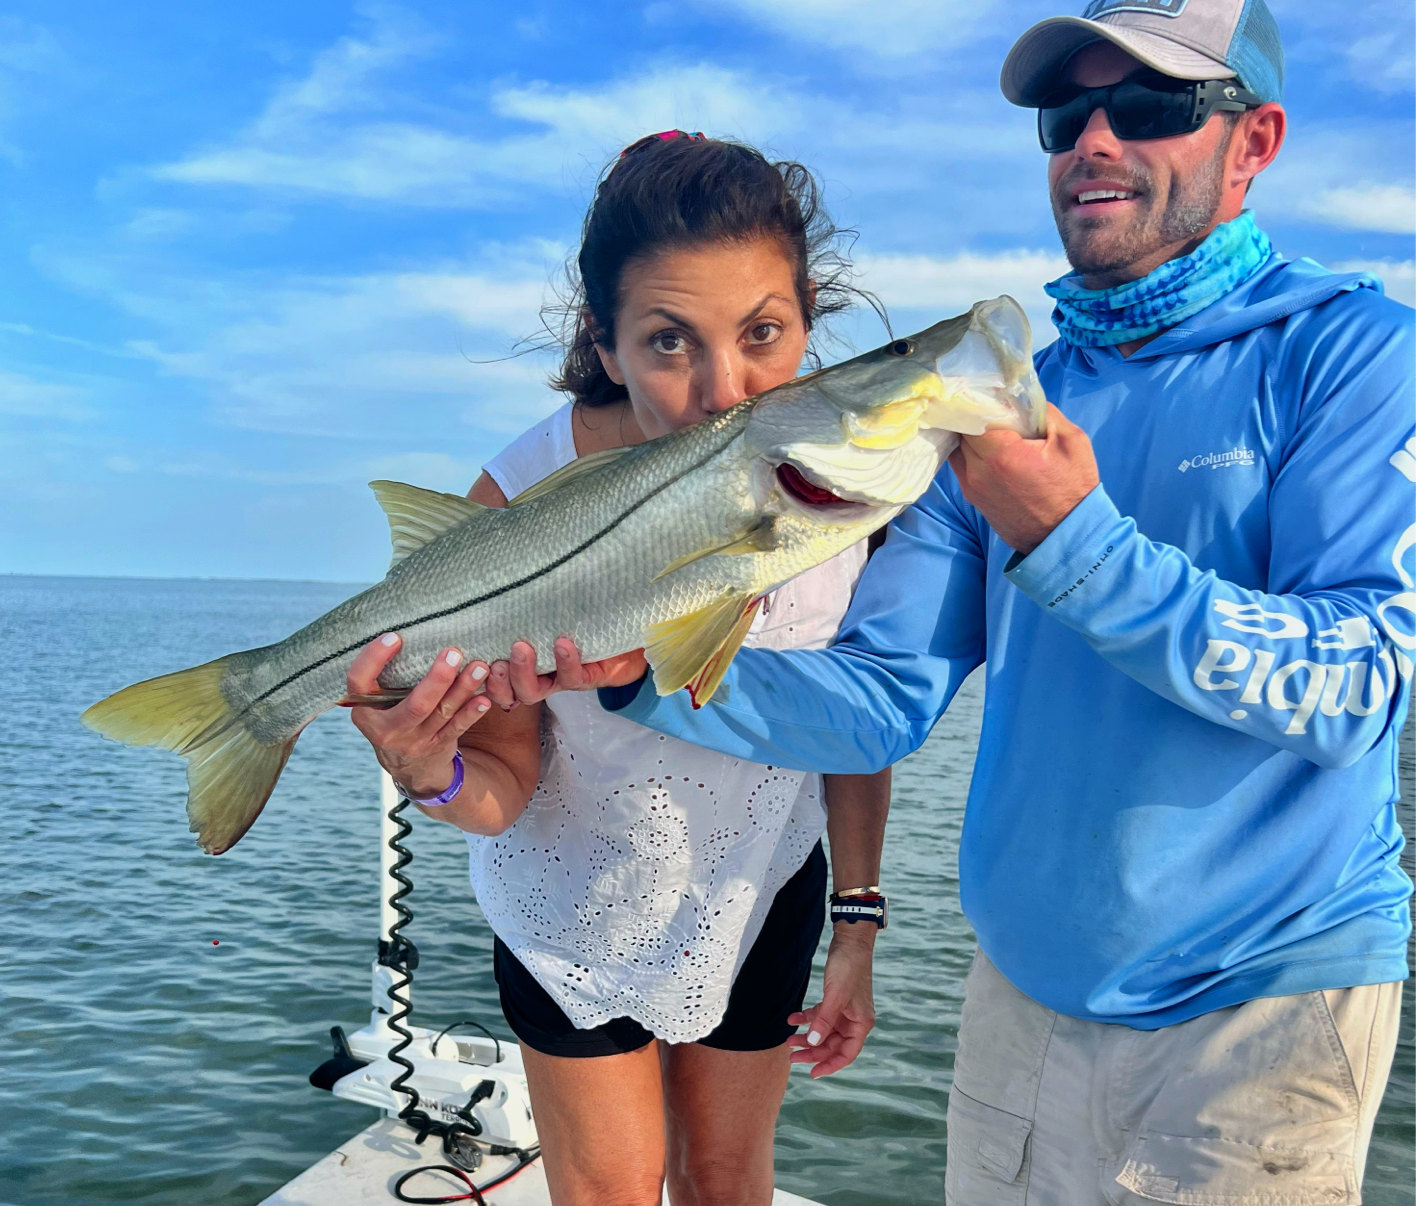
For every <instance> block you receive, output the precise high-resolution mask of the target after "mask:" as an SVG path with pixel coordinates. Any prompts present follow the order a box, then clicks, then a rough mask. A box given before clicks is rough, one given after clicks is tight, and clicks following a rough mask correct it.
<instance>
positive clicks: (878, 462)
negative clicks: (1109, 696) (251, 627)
mask: <svg viewBox="0 0 1416 1206" xmlns="http://www.w3.org/2000/svg"><path fill="white" fill-rule="evenodd" d="M1045 406H1046V403H1045V400H1044V398H1043V395H1042V390H1041V387H1040V386H1039V384H1038V381H1037V378H1036V376H1034V374H1033V369H1032V359H1031V335H1030V332H1029V330H1028V324H1027V319H1026V318H1025V317H1024V316H1023V313H1022V311H1021V310H1020V309H1019V308H1018V305H1017V303H1016V302H1014V301H1013V300H1012V299H1011V298H1008V297H1001V298H998V299H996V300H994V301H989V302H980V303H979V304H977V305H976V306H974V307H973V309H972V310H971V311H970V312H969V313H968V314H964V315H960V316H959V317H958V318H952V319H949V320H947V321H945V322H941V323H938V324H937V325H935V326H932V327H930V328H929V329H928V330H926V331H922V332H920V333H919V334H918V335H915V336H913V337H911V338H909V339H897V340H895V341H894V342H893V343H890V344H887V345H886V346H885V347H882V348H879V349H877V350H876V351H873V352H868V353H867V354H865V355H864V356H858V357H856V358H855V359H854V360H849V361H846V362H845V363H843V364H839V365H836V366H834V367H833V368H829V369H823V370H821V371H819V372H815V373H811V374H810V375H808V376H805V377H801V378H798V379H797V380H795V381H791V382H789V383H787V384H786V385H781V386H778V387H777V388H776V389H773V390H769V391H768V392H766V393H764V394H759V395H758V396H757V397H755V398H749V399H748V400H747V401H746V402H743V403H742V404H741V405H739V406H736V407H734V408H733V409H732V410H729V411H726V412H725V413H723V414H721V415H718V416H716V417H714V418H712V419H708V420H706V421H705V422H702V423H700V424H698V425H697V426H696V427H691V428H688V429H686V430H684V431H679V432H675V433H673V434H671V435H667V436H663V437H662V438H660V439H657V440H651V441H650V442H649V443H646V444H640V445H638V446H635V447H630V448H622V449H614V450H611V451H609V452H603V453H598V454H595V455H592V456H587V457H583V458H581V459H580V460H577V461H574V462H572V463H571V464H570V465H567V466H566V467H565V468H563V469H561V470H560V471H559V472H558V473H555V474H553V475H552V476H551V477H548V478H546V479H545V480H544V481H542V482H540V483H539V484H537V485H536V486H534V487H533V488H532V489H530V490H528V491H526V492H525V493H524V494H522V495H520V496H519V497H517V498H515V499H512V500H511V504H510V505H509V506H508V507H507V508H506V509H505V510H500V509H492V508H487V507H481V506H478V505H477V504H476V503H473V502H470V501H469V500H467V499H465V498H461V497H458V496H456V495H451V494H439V493H435V492H433V491H429V490H420V489H418V488H417V487H415V486H407V485H402V484H400V483H397V482H374V483H372V485H373V489H374V492H375V494H376V495H377V496H378V500H379V503H380V504H381V505H382V506H383V509H384V510H385V512H387V514H388V518H389V523H390V526H391V528H392V535H393V565H392V566H391V567H390V569H389V571H388V574H387V575H386V576H385V578H384V580H383V581H382V582H380V583H379V584H378V585H376V586H373V587H371V588H370V589H368V590H366V591H364V592H363V593H362V594H359V595H356V596H354V598H352V599H350V600H348V601H347V602H345V603H342V604H340V605H339V606H338V607H336V608H335V609H334V610H333V611H330V612H328V613H326V614H325V615H323V616H321V617H320V618H319V619H318V620H316V621H314V623H312V624H309V625H307V626H306V627H304V628H302V629H300V631H299V632H297V633H295V634H294V635H292V636H289V637H287V638H286V639H285V640H283V641H281V642H279V643H278V644H275V645H268V646H266V647H265V648H263V649H250V650H247V651H246V652H244V653H233V654H231V655H229V656H227V657H223V658H219V659H218V660H217V661H214V662H208V663H207V664H206V665H203V666H196V667H194V668H192V669H190V670H182V671H179V672H178V673H175V674H168V675H164V676H163V677H161V678H154V679H149V680H148V681H146V682H141V683H135V684H134V685H133V686H131V687H127V688H125V689H124V690H122V691H119V692H118V693H117V694H115V695H111V696H109V697H108V698H107V699H105V700H103V701H102V702H100V703H97V704H94V705H93V707H91V708H89V709H88V711H86V712H85V713H84V714H83V720H84V723H85V724H87V725H88V726H89V727H90V728H92V729H96V730H97V731H98V732H100V733H102V734H103V735H104V736H105V737H110V738H113V739H114V740H116V741H122V742H126V743H127V744H129V745H155V746H160V747H162V748H163V749H169V750H175V751H176V752H177V753H179V754H181V755H182V756H183V757H184V758H186V759H187V784H188V797H187V816H188V819H189V820H190V822H191V829H192V831H193V832H194V833H196V834H197V841H198V843H199V844H200V845H201V847H202V849H204V850H206V851H208V852H209V853H211V854H220V853H222V852H223V851H225V850H229V849H230V848H231V846H232V845H234V844H235V843H236V842H237V841H238V840H239V839H240V837H241V835H242V834H244V833H245V832H246V830H247V829H249V828H250V826H251V823H252V822H253V821H254V820H255V819H256V816H257V815H258V814H259V813H260V811H261V808H262V807H264V805H265V802H266V800H267V799H268V798H269V796H270V793H271V790H272V789H273V788H274V786H275V781H276V779H277V778H279V776H280V772H281V770H282V768H283V767H284V765H285V761H286V759H287V758H288V757H289V756H290V751H291V749H292V748H293V747H294V745H295V740H296V738H297V737H298V736H299V735H300V731H301V730H302V729H303V728H304V727H305V726H306V725H307V724H309V723H310V721H311V720H313V719H314V718H315V717H316V716H318V715H319V714H320V713H321V712H324V711H326V710H327V709H329V708H332V707H334V706H336V705H337V704H340V703H351V702H356V701H353V700H348V699H346V698H345V672H346V671H347V670H348V668H349V663H350V662H351V661H352V660H353V659H354V656H355V655H356V654H357V653H358V652H359V650H360V649H362V648H363V647H364V646H365V645H366V644H367V643H368V642H369V641H371V640H373V639H374V638H375V637H377V636H379V635H380V634H381V633H385V632H390V631H396V632H398V633H401V634H402V637H403V647H402V649H401V650H400V652H399V654H398V656H397V657H395V658H394V659H393V661H392V662H390V663H389V665H388V666H387V667H386V668H385V670H384V672H383V675H382V676H381V679H380V685H381V686H382V687H384V688H385V689H386V690H387V692H388V696H387V698H390V699H392V698H398V697H399V696H401V695H403V694H406V693H407V690H408V689H409V688H411V687H412V685H413V684H414V683H416V682H417V681H418V679H419V678H420V677H421V676H422V675H423V673H424V672H425V671H426V670H427V669H428V667H429V666H430V665H431V664H432V660H433V658H434V657H435V656H436V655H437V653H438V651H439V650H440V649H442V648H443V647H445V646H455V647H456V648H458V649H461V650H462V651H463V652H464V653H465V654H466V655H467V656H468V658H479V659H482V660H485V661H491V660H493V659H496V658H504V657H506V656H507V654H508V652H509V650H510V647H511V644H512V642H513V641H515V640H518V639H522V638H524V639H526V640H528V641H531V642H532V643H533V644H534V645H535V646H536V648H537V650H538V651H539V652H540V654H541V656H542V657H543V658H545V659H546V664H545V665H544V666H543V667H542V669H543V671H544V670H548V669H549V668H550V666H551V665H552V664H553V663H552V662H551V660H550V655H551V651H552V645H553V642H554V640H555V639H556V638H557V637H559V636H561V635H562V634H565V635H569V636H571V637H573V638H574V640H575V641H576V643H577V644H578V645H579V647H580V649H581V652H582V654H583V656H584V657H585V658H586V659H587V660H593V659H598V658H603V657H609V656H611V655H612V654H617V653H624V652H626V651H628V650H631V649H638V648H640V647H641V646H643V647H644V649H645V652H646V654H647V656H648V659H649V662H650V664H651V665H652V666H653V667H654V680H655V683H656V685H657V687H658V690H659V691H660V693H662V694H667V693H669V692H671V691H677V690H678V689H679V688H681V687H688V689H689V690H690V691H691V692H692V693H693V698H694V702H695V704H702V703H705V702H707V700H709V699H710V698H711V697H712V695H713V692H714V690H715V689H716V688H717V686H718V684H719V683H720V682H721V680H722V677H723V674H724V672H725V671H726V669H727V666H728V663H729V662H731V661H732V658H733V655H734V654H735V653H736V652H737V649H738V646H739V644H740V643H741V642H742V639H743V637H744V635H745V634H746V632H747V630H748V628H749V626H750V625H751V623H752V619H753V616H754V614H755V612H756V610H757V606H758V604H759V603H760V602H761V600H762V597H763V596H764V595H765V594H767V593H768V592H769V591H771V590H773V589H775V588H776V587H778V586H780V585H781V584H782V583H784V582H786V581H787V580H788V579H789V578H793V577H795V576H796V575H797V574H799V573H801V572H802V571H803V570H806V569H809V568H810V567H811V566H813V565H817V564H819V563H821V562H823V561H825V560H826V559H827V558H829V557H832V556H834V555H835V554H836V553H838V552H840V551H841V550H842V549H845V548H847V547H849V546H850V545H852V544H854V543H855V542H856V541H858V540H861V539H862V538H863V537H865V536H867V535H868V534H869V533H871V532H873V531H874V530H875V529H877V528H879V527H880V526H882V525H883V524H885V523H887V522H888V521H889V520H890V519H892V518H893V517H894V516H895V515H897V514H898V513H899V512H900V511H901V510H903V509H904V508H905V507H906V506H907V505H908V504H910V503H911V502H913V501H914V500H915V499H916V498H918V497H919V496H920V495H921V494H922V493H923V492H924V490H925V489H926V487H927V486H928V485H929V483H930V480H931V479H932V478H933V477H934V475H935V473H936V472H938V470H939V467H940V465H941V463H942V462H943V459H944V458H945V457H946V456H948V454H949V453H950V452H951V451H953V449H954V447H955V446H956V444H957V442H958V436H959V434H961V433H963V434H978V433H980V432H982V431H984V430H985V429H986V428H990V427H1007V428H1011V429H1013V430H1015V431H1018V432H1020V433H1022V434H1024V435H1028V436H1039V435H1041V434H1042V430H1043V421H1044V415H1045ZM357 702H374V701H373V700H372V699H360V700H358V701H357Z"/></svg>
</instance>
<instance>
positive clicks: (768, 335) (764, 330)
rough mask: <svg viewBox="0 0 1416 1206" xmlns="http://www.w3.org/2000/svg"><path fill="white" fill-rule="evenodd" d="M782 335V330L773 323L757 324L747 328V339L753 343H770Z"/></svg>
mask: <svg viewBox="0 0 1416 1206" xmlns="http://www.w3.org/2000/svg"><path fill="white" fill-rule="evenodd" d="M781 334H782V328H781V327H779V326H778V325H777V324H776V323H775V322H759V323H755V324H754V325H753V326H751V327H749V328H748V331H747V336H748V339H749V340H751V342H753V343H771V342H772V341H773V340H775V339H777V338H778V337H779V336H780V335H781Z"/></svg>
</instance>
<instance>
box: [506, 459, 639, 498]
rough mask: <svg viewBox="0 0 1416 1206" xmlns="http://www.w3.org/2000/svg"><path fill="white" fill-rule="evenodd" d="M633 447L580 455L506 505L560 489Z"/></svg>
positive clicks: (528, 487)
mask: <svg viewBox="0 0 1416 1206" xmlns="http://www.w3.org/2000/svg"><path fill="white" fill-rule="evenodd" d="M631 447H633V445H626V446H625V447H623V448H604V449H601V450H600V451H599V452H591V453H589V454H588V455H586V456H578V457H576V458H575V460H573V461H571V462H570V464H568V465H562V466H561V467H560V468H559V469H557V470H556V471H555V472H554V473H551V474H547V475H546V476H545V477H543V478H542V479H541V480H540V481H539V482H537V483H536V484H535V485H534V486H527V487H526V489H524V490H523V491H522V492H521V493H520V494H518V495H517V496H516V497H515V498H513V499H512V500H511V501H510V502H508V503H507V504H506V505H507V506H508V507H519V506H521V504H522V503H528V502H530V501H531V500H532V499H533V498H540V497H541V495H543V494H549V493H550V492H551V491H552V490H559V489H560V488H561V487H562V486H564V485H566V484H567V483H568V482H573V481H574V480H575V479H576V478H577V477H579V476H580V475H581V474H582V473H589V472H590V471H591V470H592V469H598V468H600V466H601V465H608V464H609V463H610V462H611V461H617V460H619V458H620V457H622V456H623V455H624V454H625V453H626V452H628V451H629V450H630V448H631Z"/></svg>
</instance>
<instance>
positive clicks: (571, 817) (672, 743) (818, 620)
mask: <svg viewBox="0 0 1416 1206" xmlns="http://www.w3.org/2000/svg"><path fill="white" fill-rule="evenodd" d="M575 455H576V453H575V441H574V438H573V434H572V429H571V406H570V405H569V404H567V405H566V406H563V407H561V409H560V410H558V411H556V412H555V414H553V415H551V416H550V418H548V419H547V420H545V421H544V422H542V423H539V424H537V425H536V426H535V427H532V428H531V429H530V430H529V431H527V432H525V433H524V434H523V435H521V436H520V437H519V438H518V439H516V440H515V441H514V442H513V443H512V444H511V445H509V446H508V447H507V448H506V449H505V450H504V451H503V452H502V453H500V454H499V455H498V456H497V457H495V458H494V459H493V460H492V461H490V462H489V463H488V464H487V466H486V471H487V473H488V474H489V475H490V476H491V477H492V479H493V480H494V481H495V482H496V483H497V485H498V486H500V487H501V489H502V492H503V493H504V494H505V495H506V496H507V497H508V498H513V497H515V496H516V495H517V494H519V493H521V491H523V490H525V489H527V488H528V487H530V486H532V485H534V484H535V483H536V482H537V481H539V480H541V478H543V477H545V476H547V475H548V474H550V473H552V472H554V471H555V470H556V469H558V468H560V467H561V466H562V465H565V464H568V463H569V462H570V461H572V460H573V459H574V458H575ZM865 557H866V550H865V545H864V542H862V543H861V544H858V545H855V546H854V547H852V548H849V549H847V550H846V551H845V552H843V553H841V554H839V555H838V556H836V557H834V558H832V559H831V560H830V561H828V562H826V563H825V564H823V565H819V566H817V567H816V568H815V569H812V570H809V571H807V572H806V573H804V574H802V575H800V576H799V577H797V578H795V579H793V580H792V581H791V582H788V583H787V584H786V585H785V586H782V587H781V588H779V589H778V590H777V591H775V592H774V593H773V595H772V597H771V598H770V600H769V601H768V604H767V606H766V607H765V608H764V610H763V612H761V613H759V615H758V616H757V619H756V621H755V622H754V624H753V626H752V629H751V630H750V631H749V633H748V636H747V639H746V641H745V644H747V645H757V646H764V647H766V648H769V649H813V648H823V647H824V646H826V645H828V644H829V643H830V642H831V640H832V639H833V638H834V637H835V635H836V629H837V627H838V626H839V624H840V621H841V617H842V616H843V615H844V614H845V611H846V607H847V606H848V605H849V603H850V599H851V594H852V592H853V591H854V589H855V584H856V582H857V580H858V579H859V577H860V573H861V570H862V569H863V568H864V566H865ZM545 715H546V724H545V727H544V729H543V731H542V755H541V781H540V784H539V785H538V786H537V788H536V792H535V794H534V795H533V796H532V798H531V802H530V804H529V805H528V806H527V809H526V811H525V812H524V813H523V814H522V815H521V817H520V819H519V820H518V821H517V822H516V824H514V825H513V826H512V827H511V828H510V829H508V830H507V831H506V832H505V833H503V834H501V835H499V836H497V837H482V836H479V835H476V834H468V835H467V845H468V847H469V849H470V851H471V878H472V887H473V889H474V890H475V891H476V894H477V901H478V903H479V904H480V905H481V908H482V912H483V914H484V915H485V916H486V918H487V921H488V922H489V923H490V924H491V927H492V929H493V930H494V931H495V932H496V934H497V935H498V937H500V938H501V940H502V941H503V942H504V943H506V945H507V946H508V947H509V948H510V949H511V951H512V952H513V953H514V954H515V955H516V957H517V958H518V959H520V960H521V962H522V963H523V964H525V965H526V967H527V968H528V969H529V970H530V971H531V973H532V975H534V976H535V977H536V979H537V981H538V982H539V983H540V984H541V985H542V987H544V988H545V989H546V991H547V992H548V993H550V995H551V997H552V998H554V1000H555V1001H556V1003H557V1004H558V1005H560V1007H561V1008H562V1009H563V1010H564V1011H565V1013H566V1015H567V1016H568V1017H569V1018H570V1019H571V1021H572V1022H574V1024H575V1025H576V1026H577V1027H579V1028H581V1029H588V1028H590V1027H592V1026H598V1025H600V1024H602V1023H604V1022H607V1021H609V1020H610V1019H612V1018H619V1017H630V1018H633V1019H634V1020H635V1021H637V1022H639V1023H640V1025H642V1026H644V1027H646V1028H647V1029H649V1030H651V1031H653V1033H654V1034H655V1035H657V1036H658V1037H659V1038H661V1039H664V1040H666V1041H668V1042H671V1043H686V1042H692V1041H694V1040H695V1039H700V1038H703V1037H704V1036H705V1035H707V1034H708V1033H709V1032H711V1031H712V1030H713V1029H714V1028H715V1027H716V1026H717V1025H718V1023H719V1021H720V1020H721V1019H722V1016H723V1012H724V1010H725V1009H726V1008H727V1001H728V992H729V990H730V989H731V988H732V982H733V978H734V976H735V975H736V974H737V969H738V967H739V966H740V965H741V963H742V960H743V958H744V957H745V956H746V955H747V952H748V950H749V949H750V948H751V946H752V943H753V941H754V940H755V939H756V937H757V935H758V933H759V931H760V930H761V928H762V923H763V920H764V918H765V917H766V914H767V910H768V908H769V907H770V906H771V903H772V899H773V897H774V896H775V895H776V893H777V891H778V890H779V889H780V888H781V886H782V885H783V884H784V883H786V881H787V880H788V879H790V878H791V876H792V875H794V874H795V873H796V872H797V871H798V870H799V869H800V868H801V866H802V864H803V863H804V862H805V861H806V856H807V855H808V854H809V853H810V852H811V849H812V847H813V846H814V845H815V844H816V841H817V839H818V838H819V837H820V836H821V832H822V830H823V829H824V828H825V823H826V811H825V802H824V800H823V798H822V792H821V777H820V776H819V775H815V774H803V773H802V772H801V771H792V770H783V769H782V768H781V767H772V766H763V765H760V764H758V763H755V762H745V761H741V760H739V759H736V758H729V757H726V756H725V755H722V754H717V753H714V752H712V751H710V750H705V749H701V748H699V747H698V746H694V745H689V744H688V743H687V742H683V741H679V740H678V739H677V738H673V737H665V736H662V735H661V734H658V733H655V732H652V731H651V730H649V729H646V728H643V727H641V726H640V725H637V724H635V723H634V722H633V721H629V720H625V719H624V718H622V717H619V716H615V715H613V714H612V713H609V712H605V711H604V710H603V709H601V707H600V705H599V702H598V700H597V698H596V696H595V695H594V693H593V692H585V693H577V692H566V693H563V694H559V695H553V696H551V698H550V699H548V700H547V701H546V712H545Z"/></svg>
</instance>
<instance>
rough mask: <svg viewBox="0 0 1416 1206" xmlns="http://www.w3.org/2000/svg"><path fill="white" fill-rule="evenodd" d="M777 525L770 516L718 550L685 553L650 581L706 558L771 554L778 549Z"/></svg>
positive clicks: (698, 550) (665, 576)
mask: <svg viewBox="0 0 1416 1206" xmlns="http://www.w3.org/2000/svg"><path fill="white" fill-rule="evenodd" d="M776 525H777V521H776V518H775V517H773V516H768V517H767V518H765V519H763V520H761V521H760V522H759V523H758V524H757V525H756V526H755V527H752V528H749V529H748V530H747V532H746V533H744V534H743V535H742V536H739V537H738V538H737V539H736V540H732V541H729V542H728V543H727V544H720V545H718V546H717V547H716V548H708V549H697V550H695V551H694V552H692V553H685V554H684V555H683V556H682V557H676V558H675V559H674V560H673V561H670V562H669V563H668V565H666V566H664V568H663V569H661V570H660V571H659V572H658V573H657V574H655V575H654V576H653V578H651V579H650V581H651V582H657V581H658V580H659V579H660V578H667V577H668V576H669V575H670V574H672V573H673V572H674V570H681V569H683V567H684V566H685V565H692V564H693V563H694V562H695V561H698V560H700V559H702V558H704V557H734V556H742V555H744V554H747V553H770V552H771V551H772V550H773V549H775V548H776V547H777V526H776Z"/></svg>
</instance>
